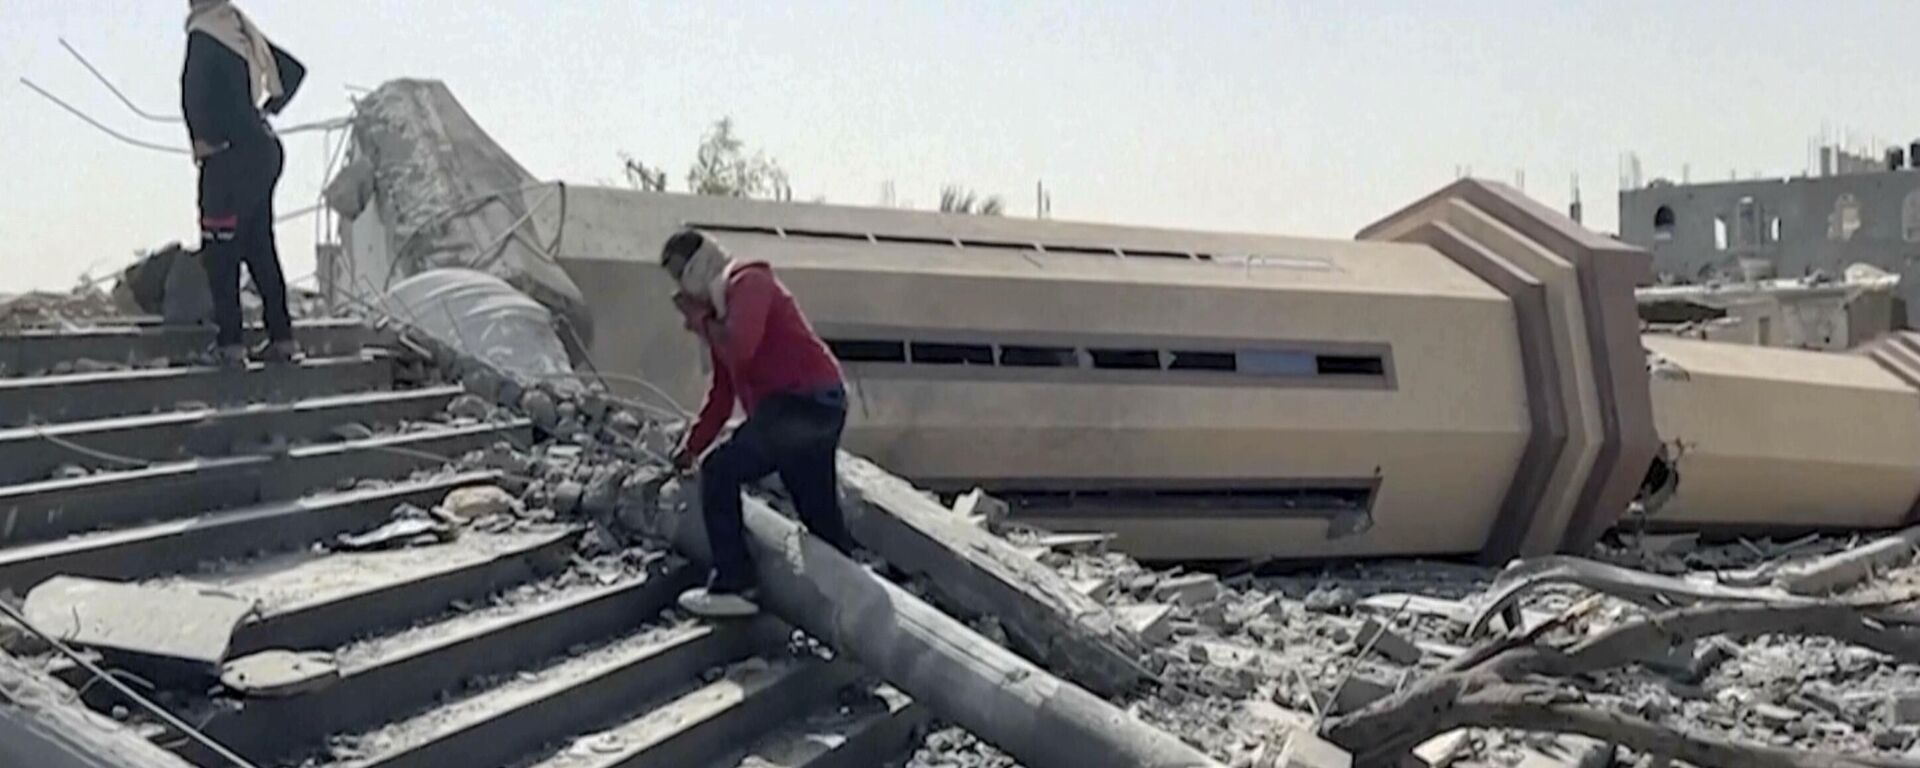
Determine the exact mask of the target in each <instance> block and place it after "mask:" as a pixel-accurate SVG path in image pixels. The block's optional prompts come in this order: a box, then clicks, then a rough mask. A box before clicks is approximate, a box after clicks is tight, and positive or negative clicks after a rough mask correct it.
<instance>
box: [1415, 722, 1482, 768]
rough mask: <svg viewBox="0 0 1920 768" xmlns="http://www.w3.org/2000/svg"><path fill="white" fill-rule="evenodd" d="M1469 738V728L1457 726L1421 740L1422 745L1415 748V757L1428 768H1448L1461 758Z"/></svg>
mask: <svg viewBox="0 0 1920 768" xmlns="http://www.w3.org/2000/svg"><path fill="white" fill-rule="evenodd" d="M1468 739H1469V735H1468V733H1467V729H1465V728H1456V729H1454V730H1451V731H1447V732H1446V733H1443V734H1440V735H1438V736H1435V737H1433V738H1431V739H1427V740H1426V741H1423V742H1420V746H1417V747H1414V748H1413V757H1414V759H1415V760H1418V761H1419V764H1420V765H1422V766H1426V768H1446V766H1448V765H1452V764H1453V761H1454V760H1457V759H1459V757H1460V752H1461V750H1463V749H1465V748H1466V746H1467V741H1468Z"/></svg>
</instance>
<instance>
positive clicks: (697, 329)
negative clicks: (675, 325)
mask: <svg viewBox="0 0 1920 768" xmlns="http://www.w3.org/2000/svg"><path fill="white" fill-rule="evenodd" d="M673 307H674V309H678V310H680V319H681V321H682V325H683V326H684V327H685V328H686V329H687V330H689V331H692V332H694V333H698V334H705V333H706V331H707V322H708V321H709V320H710V319H711V318H712V317H713V305H711V304H708V303H707V302H706V301H704V300H702V299H698V298H695V297H693V296H691V295H688V294H687V293H685V292H676V293H674V294H673Z"/></svg>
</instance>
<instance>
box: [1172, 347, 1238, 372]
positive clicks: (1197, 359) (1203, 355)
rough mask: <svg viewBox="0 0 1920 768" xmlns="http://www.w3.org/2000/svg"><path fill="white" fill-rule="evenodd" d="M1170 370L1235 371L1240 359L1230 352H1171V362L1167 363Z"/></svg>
mask: <svg viewBox="0 0 1920 768" xmlns="http://www.w3.org/2000/svg"><path fill="white" fill-rule="evenodd" d="M1167 370H1170V371H1237V370H1240V361H1239V359H1238V358H1237V356H1235V355H1234V353H1232V352H1181V351H1177V350H1176V351H1175V352H1174V353H1173V362H1171V363H1168V364H1167Z"/></svg>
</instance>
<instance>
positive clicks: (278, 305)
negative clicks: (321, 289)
mask: <svg viewBox="0 0 1920 768" xmlns="http://www.w3.org/2000/svg"><path fill="white" fill-rule="evenodd" d="M187 5H188V9H189V12H188V15H187V61H186V66H185V67H184V70H183V71H182V72H181V75H180V102H181V107H182V109H181V111H182V112H183V113H184V114H185V115H186V118H187V133H188V134H189V135H191V136H192V138H193V157H194V162H195V163H196V164H198V165H199V166H200V250H201V256H202V257H203V258H204V259H205V266H206V270H207V282H208V285H209V287H210V288H211V289H212V293H213V321H214V325H215V326H217V327H218V329H219V332H218V336H217V337H216V339H215V341H214V354H215V356H216V357H217V358H218V359H219V361H220V362H221V363H222V364H226V365H245V364H246V362H247V348H246V346H245V344H244V342H243V341H242V339H241V335H240V265H242V264H245V265H246V267H247V272H248V273H249V274H252V275H253V285H254V288H256V289H258V290H259V291H260V304H261V307H262V310H263V314H264V315H265V318H264V319H265V321H266V325H267V345H266V346H265V347H263V348H261V350H260V352H259V355H258V356H259V357H260V358H261V359H262V360H265V361H267V362H295V361H297V360H298V359H299V358H300V349H299V347H298V345H296V344H295V343H294V340H293V321H292V319H291V318H290V317H289V315H288V313H287V283H286V278H285V276H284V275H283V274H282V272H281V270H280V254H279V252H278V250H277V248H276V247H275V245H274V242H273V191H274V187H275V186H277V185H278V184H279V182H280V171H281V169H282V168H283V167H284V166H285V163H286V156H285V154H284V152H283V148H282V147H281V146H280V138H279V137H278V136H275V135H274V133H273V128H272V127H271V126H269V125H267V120H266V116H267V115H278V114H280V111H281V110H282V109H285V108H286V106H287V102H289V101H291V100H292V99H293V95H294V93H296V92H297V91H299V90H300V82H301V81H302V80H305V79H306V76H307V68H306V67H304V66H302V65H301V64H300V62H299V61H296V60H295V59H294V58H293V57H292V56H289V55H287V52H286V51H283V50H280V49H279V48H278V47H276V46H275V45H274V44H273V43H271V42H269V41H268V40H267V38H266V36H265V35H263V34H261V33H260V28H259V27H256V26H254V24H253V20H251V19H249V18H247V15H246V14H244V13H241V12H240V9H239V8H235V7H234V6H233V3H232V2H231V1H230V0H188V3H187Z"/></svg>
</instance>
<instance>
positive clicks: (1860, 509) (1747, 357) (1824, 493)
mask: <svg viewBox="0 0 1920 768" xmlns="http://www.w3.org/2000/svg"><path fill="white" fill-rule="evenodd" d="M1645 344H1646V346H1647V349H1648V350H1649V351H1650V352H1652V353H1653V354H1654V355H1657V356H1658V361H1659V363H1658V366H1657V370H1658V373H1657V374H1656V375H1655V376H1654V377H1653V381H1652V394H1653V405H1654V415H1655V421H1656V423H1657V425H1658V428H1659V432H1660V436H1661V439H1662V440H1664V441H1665V442H1666V444H1667V446H1668V449H1667V450H1668V455H1669V458H1670V460H1671V461H1672V463H1673V467H1674V470H1675V472H1676V473H1677V474H1678V476H1679V483H1678V485H1677V486H1676V487H1675V489H1674V494H1673V497H1672V498H1671V499H1670V500H1668V501H1667V502H1666V503H1665V504H1664V505H1662V506H1661V507H1660V508H1659V509H1658V510H1656V511H1655V512H1654V516H1653V518H1652V520H1653V522H1655V523H1657V524H1659V525H1661V526H1664V527H1681V528H1686V529H1714V528H1732V529H1753V528H1764V529H1773V530H1778V529H1818V528H1891V527H1895V526H1899V525H1902V524H1904V523H1905V522H1906V521H1908V520H1909V518H1910V512H1911V510H1912V509H1913V508H1914V502H1915V500H1916V499H1920V389H1916V387H1917V386H1920V377H1916V376H1914V374H1915V373H1920V365H1914V364H1913V363H1914V362H1920V357H1917V356H1913V354H1912V352H1913V350H1914V349H1920V346H1917V345H1915V344H1913V342H1912V341H1911V340H1910V339H1890V340H1888V341H1884V342H1882V343H1881V344H1879V345H1875V347H1873V348H1870V349H1868V350H1867V351H1866V354H1851V355H1849V354H1832V353H1824V352H1814V351H1801V350H1788V349H1775V348H1766V347H1753V346H1747V345H1741V344H1723V343H1715V342H1706V341H1694V340H1688V339H1678V338H1673V337H1667V336H1658V335H1649V336H1647V337H1646V338H1645Z"/></svg>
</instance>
